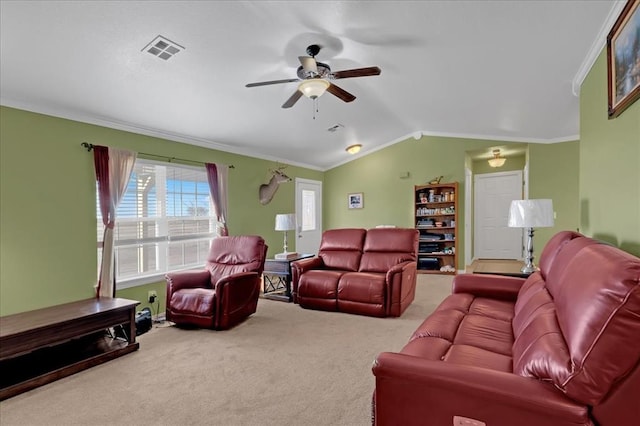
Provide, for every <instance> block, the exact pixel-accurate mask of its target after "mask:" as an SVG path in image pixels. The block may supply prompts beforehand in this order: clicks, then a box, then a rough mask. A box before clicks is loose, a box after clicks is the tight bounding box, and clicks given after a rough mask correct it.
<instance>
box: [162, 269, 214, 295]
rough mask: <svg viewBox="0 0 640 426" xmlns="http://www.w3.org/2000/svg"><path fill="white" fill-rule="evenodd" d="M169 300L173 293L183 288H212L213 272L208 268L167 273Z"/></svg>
mask: <svg viewBox="0 0 640 426" xmlns="http://www.w3.org/2000/svg"><path fill="white" fill-rule="evenodd" d="M164 277H165V279H166V280H167V300H169V299H170V298H171V293H173V292H175V291H178V290H180V289H183V288H211V281H210V280H211V274H210V273H209V271H207V270H198V271H180V272H170V273H168V274H166V275H165V276H164Z"/></svg>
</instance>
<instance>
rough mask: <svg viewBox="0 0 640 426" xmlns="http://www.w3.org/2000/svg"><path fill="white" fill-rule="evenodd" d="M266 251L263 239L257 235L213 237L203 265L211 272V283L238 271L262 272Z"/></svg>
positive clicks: (213, 283)
mask: <svg viewBox="0 0 640 426" xmlns="http://www.w3.org/2000/svg"><path fill="white" fill-rule="evenodd" d="M266 253H267V246H266V244H265V242H264V239H263V238H262V237H259V236H257V235H240V236H232V237H217V238H214V239H213V240H212V241H211V246H210V248H209V255H208V256H207V263H206V265H205V269H207V270H208V271H209V273H210V274H211V284H212V285H215V284H216V282H218V280H219V279H220V278H222V277H225V276H228V275H231V274H236V273H238V272H257V273H258V274H259V275H260V274H262V271H263V269H264V260H265V257H266Z"/></svg>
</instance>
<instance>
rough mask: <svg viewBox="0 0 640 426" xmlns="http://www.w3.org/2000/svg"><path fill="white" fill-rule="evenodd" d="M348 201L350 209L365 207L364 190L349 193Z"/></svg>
mask: <svg viewBox="0 0 640 426" xmlns="http://www.w3.org/2000/svg"><path fill="white" fill-rule="evenodd" d="M347 203H348V205H349V208H350V209H361V208H363V207H364V194H363V193H362V192H356V193H354V194H349V195H348V197H347Z"/></svg>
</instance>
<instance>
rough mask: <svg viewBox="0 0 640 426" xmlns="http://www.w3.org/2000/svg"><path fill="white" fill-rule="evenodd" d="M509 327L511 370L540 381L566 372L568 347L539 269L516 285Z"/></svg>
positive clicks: (568, 369)
mask: <svg viewBox="0 0 640 426" xmlns="http://www.w3.org/2000/svg"><path fill="white" fill-rule="evenodd" d="M512 327H513V336H514V342H513V351H512V356H513V372H514V373H515V374H519V375H521V376H524V377H535V378H537V379H540V380H544V381H552V380H553V379H554V378H556V377H567V376H568V374H569V371H570V361H569V350H568V348H567V345H566V343H565V341H564V336H563V335H562V331H561V330H560V325H559V324H558V320H557V317H556V309H555V304H554V302H553V298H552V297H551V295H550V294H549V292H548V291H547V289H546V287H545V282H544V280H543V278H542V275H541V274H540V273H534V274H533V275H531V276H530V277H529V278H528V279H527V281H526V282H525V283H524V284H523V286H522V287H521V288H520V293H519V294H518V299H517V300H516V304H515V305H514V317H513V321H512Z"/></svg>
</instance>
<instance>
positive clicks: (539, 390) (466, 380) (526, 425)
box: [373, 352, 592, 426]
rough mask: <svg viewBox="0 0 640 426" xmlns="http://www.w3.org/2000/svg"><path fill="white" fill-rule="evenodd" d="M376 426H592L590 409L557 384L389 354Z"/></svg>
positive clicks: (379, 375)
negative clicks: (475, 425)
mask: <svg viewBox="0 0 640 426" xmlns="http://www.w3.org/2000/svg"><path fill="white" fill-rule="evenodd" d="M373 374H374V375H375V376H376V389H375V420H376V422H375V424H376V425H377V426H382V425H397V424H402V425H407V426H409V425H424V424H425V419H429V422H428V423H427V424H433V425H451V424H453V417H454V416H461V417H467V418H471V419H477V420H480V421H482V422H484V423H485V424H486V425H487V426H513V425H516V424H517V425H518V426H534V425H542V424H544V425H554V426H559V425H567V426H568V425H578V424H580V425H590V424H592V422H591V421H590V420H589V414H588V408H587V407H586V406H584V405H582V404H579V403H577V402H575V401H573V400H571V399H569V398H568V397H566V396H565V395H564V394H563V393H562V392H560V391H559V390H557V389H556V388H554V387H553V386H552V385H551V384H548V383H544V382H541V381H538V380H535V379H532V378H526V377H522V376H518V375H516V374H511V373H505V372H500V371H494V370H488V369H484V368H479V367H474V366H467V365H459V364H451V363H448V362H444V361H440V360H438V361H431V360H427V359H424V358H419V357H415V356H411V355H404V354H399V353H391V352H383V353H381V354H380V355H378V357H377V359H376V360H375V362H374V365H373Z"/></svg>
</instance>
